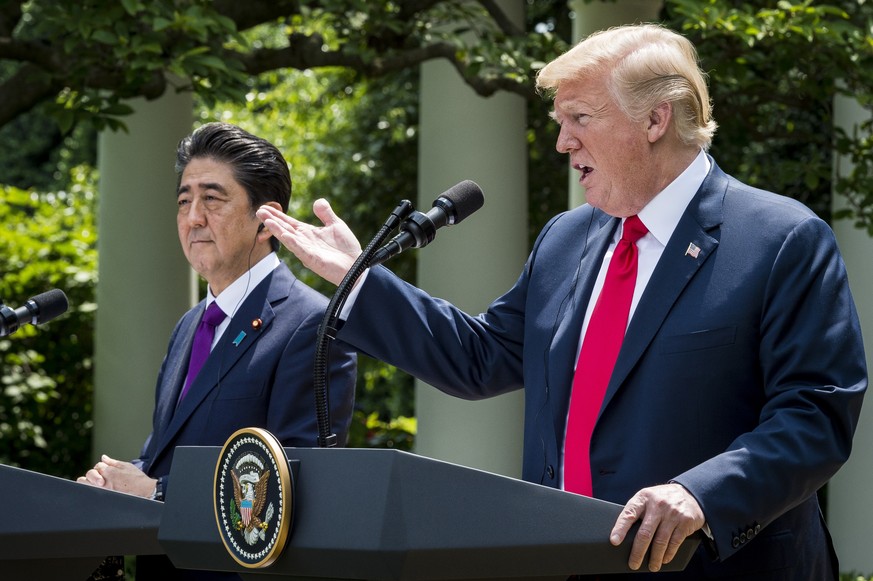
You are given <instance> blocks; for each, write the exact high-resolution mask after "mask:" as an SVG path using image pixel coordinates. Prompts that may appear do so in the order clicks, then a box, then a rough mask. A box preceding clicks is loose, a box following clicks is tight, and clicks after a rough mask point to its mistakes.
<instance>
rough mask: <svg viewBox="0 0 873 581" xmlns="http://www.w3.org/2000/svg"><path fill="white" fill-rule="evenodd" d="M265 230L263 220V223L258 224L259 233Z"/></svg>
mask: <svg viewBox="0 0 873 581" xmlns="http://www.w3.org/2000/svg"><path fill="white" fill-rule="evenodd" d="M263 230H264V223H263V222H261V223H260V224H259V225H258V234H260V233H261V232H262V231H263Z"/></svg>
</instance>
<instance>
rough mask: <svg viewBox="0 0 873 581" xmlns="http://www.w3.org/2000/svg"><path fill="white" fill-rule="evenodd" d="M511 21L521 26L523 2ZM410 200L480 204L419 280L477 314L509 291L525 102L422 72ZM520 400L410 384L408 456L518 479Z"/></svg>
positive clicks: (515, 268)
mask: <svg viewBox="0 0 873 581" xmlns="http://www.w3.org/2000/svg"><path fill="white" fill-rule="evenodd" d="M510 5H511V14H510V16H511V17H513V18H514V20H515V22H516V23H518V24H520V23H522V22H523V14H524V13H523V10H524V2H521V1H518V0H515V1H513V2H504V3H503V4H502V6H504V8H506V7H507V6H510ZM420 115H421V137H420V146H419V192H420V194H419V200H418V202H417V204H416V209H419V210H422V211H426V210H427V209H429V208H430V206H431V203H432V202H433V200H434V198H436V196H437V195H438V194H439V193H440V192H442V191H445V190H446V189H447V188H449V187H451V186H452V185H454V184H456V183H458V182H460V181H462V180H465V179H470V180H473V181H474V182H476V183H478V184H479V185H480V186H481V187H482V190H483V191H484V192H485V206H484V207H483V208H482V209H481V210H479V211H478V212H477V213H476V214H474V215H473V216H471V217H469V218H467V219H466V220H465V221H464V222H462V223H461V224H458V225H457V226H452V227H451V228H449V229H443V230H442V231H440V232H439V233H438V234H437V238H436V240H434V242H432V243H431V244H430V245H429V246H428V247H427V248H424V249H422V250H420V251H417V252H419V253H420V254H419V257H418V260H419V263H418V284H419V286H420V287H421V288H423V289H425V290H426V291H428V292H429V293H431V294H432V295H434V296H437V297H440V298H444V299H447V300H449V301H451V302H452V303H454V304H455V305H457V306H458V307H460V308H461V309H464V310H465V311H467V312H468V313H471V314H476V313H479V312H481V311H483V310H484V309H485V308H486V307H487V306H488V305H489V304H490V302H491V301H492V300H493V299H495V298H496V297H498V296H499V295H501V294H503V293H504V292H505V291H506V290H508V289H509V288H510V287H511V286H512V284H513V283H514V282H515V280H516V279H517V278H518V275H519V273H520V272H521V270H522V268H523V266H524V261H525V259H526V257H527V252H528V245H527V143H526V140H525V103H524V100H523V99H522V98H521V97H519V96H516V95H510V94H508V93H500V94H498V95H495V96H493V97H489V98H482V97H479V96H477V95H476V94H475V93H474V92H473V91H472V89H470V88H469V87H467V86H466V85H465V84H464V82H463V81H462V80H461V78H460V77H459V76H458V74H457V72H456V71H455V70H454V69H453V68H452V67H451V66H450V65H449V64H447V63H445V62H443V61H439V62H428V63H426V64H424V65H422V68H421V113H420ZM523 406H524V401H523V397H522V393H521V392H520V391H518V392H514V393H512V394H508V395H504V396H499V397H496V398H492V399H489V400H484V401H477V402H469V401H464V400H460V399H457V398H454V397H450V396H447V395H445V394H443V393H442V392H439V391H438V390H436V389H434V388H433V387H431V386H428V385H426V384H423V383H422V382H417V383H416V416H417V417H418V436H417V438H416V452H417V453H419V454H421V455H424V456H430V457H435V458H440V459H443V460H448V461H451V462H455V463H458V464H463V465H466V466H473V467H476V468H481V469H484V470H488V471H491V472H496V473H499V474H506V475H509V476H515V477H520V476H521V442H522V430H523V421H524V413H523V412H524V409H523Z"/></svg>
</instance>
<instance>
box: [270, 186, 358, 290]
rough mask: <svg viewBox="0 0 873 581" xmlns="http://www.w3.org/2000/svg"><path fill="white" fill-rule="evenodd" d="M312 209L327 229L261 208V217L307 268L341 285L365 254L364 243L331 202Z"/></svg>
mask: <svg viewBox="0 0 873 581" xmlns="http://www.w3.org/2000/svg"><path fill="white" fill-rule="evenodd" d="M312 209H313V211H314V212H315V215H316V216H317V217H318V219H319V220H321V223H322V224H323V226H313V225H311V224H307V223H305V222H301V221H300V220H297V219H296V218H292V217H291V216H288V215H286V214H283V213H282V212H280V211H279V210H277V209H276V208H273V207H271V206H261V207H260V208H259V209H258V211H257V216H258V218H259V219H260V220H261V221H262V222H263V223H264V225H266V227H267V230H269V231H270V233H271V234H272V235H273V236H275V237H276V238H277V239H278V240H279V242H281V243H282V244H283V245H284V246H285V248H287V249H288V250H290V251H291V252H292V253H294V255H295V256H296V257H297V258H298V259H299V260H300V262H302V263H303V265H304V266H305V267H306V268H308V269H310V270H311V271H312V272H314V273H315V274H317V275H319V276H320V277H322V278H323V279H325V280H327V281H330V282H332V283H334V284H339V283H340V282H342V280H343V278H344V277H345V275H346V273H347V272H348V271H349V269H350V268H351V267H352V265H353V264H354V262H355V260H356V259H357V258H358V256H359V255H360V254H361V243H360V242H358V239H357V238H356V237H355V235H354V234H353V233H352V231H351V230H350V229H349V227H348V226H347V225H346V223H345V222H343V221H342V220H341V219H340V218H339V217H338V216H337V215H336V214H334V212H333V209H331V207H330V204H329V203H328V202H327V200H325V199H318V200H316V201H315V203H314V204H313V205H312Z"/></svg>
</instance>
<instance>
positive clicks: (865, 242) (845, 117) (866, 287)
mask: <svg viewBox="0 0 873 581" xmlns="http://www.w3.org/2000/svg"><path fill="white" fill-rule="evenodd" d="M869 116H870V113H869V111H865V110H864V109H863V108H862V107H861V106H860V105H858V103H857V102H856V101H855V100H853V99H848V98H846V97H838V98H837V99H835V101H834V124H835V125H837V126H838V127H842V128H843V129H845V130H846V131H848V132H849V134H851V133H852V131H853V130H852V128H853V127H855V126H857V125H858V124H860V123H862V122H863V121H864V120H866V119H868V118H869ZM837 167H838V169H839V171H841V173H843V174H845V173H847V172H848V171H849V170H850V169H851V163H850V161H848V160H846V159H842V160H839V161H838V166H837ZM843 204H845V200H843V199H838V198H836V197H835V199H834V208H839V207H840V206H841V205H843ZM833 228H834V232H835V233H836V235H837V241H838V242H839V245H840V251H841V252H842V254H843V259H844V260H845V262H846V269H847V270H848V272H849V284H850V285H851V287H852V294H853V296H854V298H855V304H856V305H857V307H858V314H859V316H860V318H861V328H862V333H863V335H864V337H866V338H867V349H866V351H867V367H868V368H870V369H873V357H871V347H870V345H871V341H870V340H871V338H873V270H871V268H870V257H871V256H873V239H871V238H870V236H869V235H868V234H867V232H866V231H863V230H859V229H858V228H855V227H854V226H853V225H852V224H851V222H849V221H846V220H840V221H838V222H834V224H833ZM868 399H869V395H868ZM871 445H873V407H871V406H870V405H869V403H868V404H867V405H865V406H864V407H863V408H862V409H861V420H860V424H859V425H858V430H857V432H856V433H855V440H854V448H853V452H852V455H851V457H850V458H849V461H848V462H847V463H846V464H845V466H843V468H842V469H841V470H840V472H838V473H837V475H836V476H835V477H834V478H833V479H832V480H831V482H830V484H829V485H828V511H827V512H828V527H829V528H830V530H831V535H832V536H833V539H834V545H835V546H836V550H837V556H838V557H839V559H840V570H841V571H852V570H855V571H859V572H861V573H863V574H868V573H870V572H871V571H873V553H871V551H870V538H871V536H873V524H871V523H873V506H871V505H870V503H869V502H866V500H867V498H868V497H869V496H870V494H869V491H870V478H871V476H873V455H871V454H870V452H869V450H870V446H871Z"/></svg>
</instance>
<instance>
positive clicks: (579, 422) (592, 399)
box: [564, 216, 648, 496]
mask: <svg viewBox="0 0 873 581" xmlns="http://www.w3.org/2000/svg"><path fill="white" fill-rule="evenodd" d="M646 232H648V230H647V229H646V226H645V225H644V224H643V223H642V222H641V221H640V219H639V218H638V217H637V216H631V217H629V218H628V219H627V220H625V222H624V230H623V231H622V235H621V240H619V241H618V244H617V245H616V247H615V252H613V254H612V259H611V260H610V261H609V267H608V268H607V270H606V280H605V281H604V283H603V289H602V290H601V291H600V296H599V297H598V298H597V304H596V305H594V311H593V312H592V313H591V320H589V321H588V329H587V330H586V331H585V338H584V339H583V340H582V349H581V350H580V352H579V361H578V362H577V363H576V374H575V375H574V376H573V391H572V394H571V395H570V412H569V415H568V417H567V439H566V441H565V443H564V490H568V491H570V492H576V493H579V494H584V495H585V496H591V495H592V485H591V459H590V457H589V452H590V446H591V433H592V432H593V431H594V424H595V423H596V422H597V416H598V414H599V413H600V406H601V405H602V404H603V397H604V395H605V394H606V386H607V385H608V384H609V378H610V377H611V376H612V368H613V367H615V360H616V359H618V351H619V349H621V342H622V341H623V340H624V333H625V331H626V330H627V321H628V313H629V312H630V305H631V300H632V299H633V296H634V285H635V284H636V282H637V245H636V242H637V240H639V239H640V238H642V237H643V236H645V234H646Z"/></svg>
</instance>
